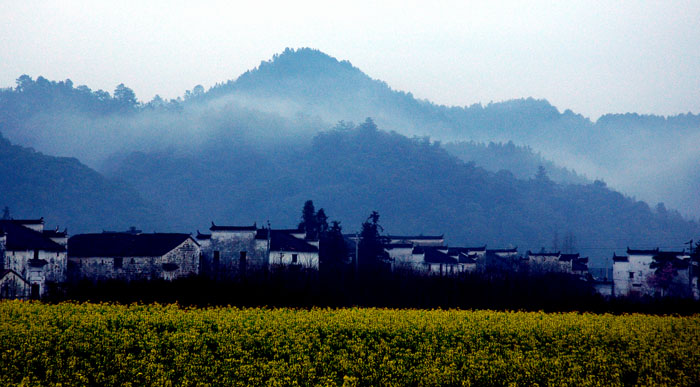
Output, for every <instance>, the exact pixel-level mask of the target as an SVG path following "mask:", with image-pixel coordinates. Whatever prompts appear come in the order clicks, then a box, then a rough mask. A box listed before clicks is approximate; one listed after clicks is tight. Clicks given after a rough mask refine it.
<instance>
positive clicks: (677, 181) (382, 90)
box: [0, 48, 700, 217]
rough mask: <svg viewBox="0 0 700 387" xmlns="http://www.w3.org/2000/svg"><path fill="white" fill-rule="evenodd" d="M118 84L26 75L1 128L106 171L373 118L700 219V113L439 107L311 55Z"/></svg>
mask: <svg viewBox="0 0 700 387" xmlns="http://www.w3.org/2000/svg"><path fill="white" fill-rule="evenodd" d="M120 86H121V87H119V86H118V87H117V88H116V89H115V90H114V93H113V94H112V95H110V94H109V93H107V92H104V91H101V90H98V91H91V90H90V89H89V88H87V87H85V86H79V87H77V88H75V87H73V86H72V82H70V81H68V80H67V81H64V82H52V81H48V80H46V79H43V78H41V77H40V78H37V80H36V81H33V80H32V79H31V78H29V77H20V82H18V85H17V87H16V88H15V89H3V90H0V131H2V132H3V133H4V134H5V135H6V136H7V138H9V139H10V140H11V141H13V142H14V143H16V144H20V145H25V146H32V147H35V148H36V149H38V150H40V151H43V152H46V153H50V154H54V155H66V156H75V157H79V158H80V159H81V161H83V162H85V163H87V164H88V165H90V166H92V167H94V168H100V169H101V170H103V171H104V170H106V169H104V167H103V166H102V165H103V164H102V163H103V162H104V161H105V158H107V157H109V156H113V155H114V153H123V152H130V151H133V150H137V151H141V152H145V153H150V152H156V153H157V152H161V151H164V150H168V151H169V150H172V149H186V150H188V151H191V152H198V151H201V150H202V149H204V148H203V147H202V143H203V142H207V141H209V142H216V141H220V140H221V139H222V138H228V137H236V136H243V137H247V138H248V139H250V140H251V141H249V142H248V144H247V145H248V146H255V145H256V144H254V142H255V141H258V142H260V140H259V139H260V138H264V139H265V141H278V142H279V141H280V139H284V141H296V142H299V141H302V140H303V141H310V138H311V137H312V136H313V134H314V133H317V132H319V131H321V130H325V129H327V128H329V127H331V126H332V125H333V124H334V123H336V122H338V121H340V120H344V121H346V122H353V121H354V122H357V121H358V120H363V119H364V118H365V117H373V118H374V119H375V121H376V122H377V124H378V126H379V127H381V128H383V129H386V130H394V131H396V132H397V133H401V134H404V135H408V136H413V135H416V136H429V137H431V138H432V139H437V140H440V141H443V142H456V143H457V144H452V146H450V145H451V144H446V148H447V149H449V150H450V151H451V152H453V153H454V154H455V155H457V156H459V157H460V158H461V159H463V160H464V161H474V162H475V163H476V165H483V166H485V167H487V168H488V169H489V170H491V171H498V170H500V169H509V170H512V171H513V173H514V174H515V175H516V176H518V177H520V178H527V177H530V176H532V171H533V169H534V168H536V166H537V165H538V164H544V165H546V166H547V169H548V170H549V171H550V175H551V176H552V178H553V179H555V180H557V181H564V182H582V178H581V176H588V177H590V178H591V179H602V180H605V181H606V182H607V183H608V184H609V185H610V186H611V187H613V188H615V189H617V190H620V191H622V192H625V193H626V194H629V195H634V196H636V197H640V198H643V199H645V200H647V201H648V202H650V203H657V202H665V203H666V205H667V206H668V207H670V208H676V209H679V210H680V211H681V212H682V213H683V214H684V215H686V216H693V217H697V216H698V215H700V212H698V211H700V196H699V195H697V192H698V190H700V186H699V185H698V184H700V183H699V182H700V167H699V166H700V153H698V152H697V149H698V146H700V115H693V114H681V115H677V116H673V117H658V116H646V115H638V114H621V115H617V114H612V115H605V116H603V117H601V118H600V119H598V120H597V121H596V122H595V123H594V122H592V121H591V120H589V119H588V118H585V117H583V116H581V115H579V114H575V113H574V112H572V111H570V110H565V111H563V112H559V110H558V109H557V108H556V107H554V106H552V105H551V104H550V103H549V102H547V101H546V100H535V99H532V98H526V99H517V100H511V101H505V102H498V103H489V104H487V105H481V104H474V105H471V106H465V107H447V106H440V105H435V104H433V103H430V102H428V101H424V100H417V99H415V98H414V97H413V96H412V95H411V94H410V93H404V92H399V91H394V90H392V89H391V88H390V87H389V86H388V85H387V84H386V83H384V82H381V81H379V80H373V79H372V78H370V77H369V76H367V75H366V74H364V73H363V72H362V71H361V70H359V69H358V68H356V67H353V66H352V65H351V64H350V63H349V62H347V61H338V60H337V59H335V58H332V57H330V56H328V55H326V54H324V53H322V52H320V51H318V50H313V49H308V48H305V49H297V50H292V49H287V50H285V51H284V52H283V53H281V54H279V55H276V56H275V57H274V58H272V59H271V60H269V61H264V62H262V63H261V64H260V66H258V67H257V68H256V69H253V70H250V71H248V72H246V73H245V74H242V75H241V76H240V77H238V79H236V80H235V81H234V80H232V81H228V82H226V83H223V84H218V85H216V86H214V87H212V88H211V89H210V90H208V91H205V90H204V88H203V87H201V86H199V87H195V88H194V89H193V90H191V91H188V92H186V93H185V95H184V98H183V99H178V100H171V101H163V100H162V99H159V98H156V99H154V100H153V101H150V102H148V103H144V104H139V103H138V101H137V100H136V98H135V96H134V94H133V92H132V91H131V90H130V89H128V87H126V86H123V85H120ZM37 101H38V102H37ZM86 112H88V113H86ZM510 141H512V142H513V144H514V145H515V146H516V147H517V149H513V150H514V151H515V153H517V154H518V158H517V159H516V160H513V157H511V155H508V154H507V153H506V152H502V150H503V149H504V148H503V147H489V146H486V151H485V152H484V149H483V147H481V146H480V143H484V144H488V143H490V142H494V143H495V144H499V143H502V144H506V146H505V147H506V149H510V148H509V146H508V145H507V144H508V143H509V142H510ZM465 144H467V145H465ZM469 144H475V145H474V146H472V145H469ZM650 150H653V152H650ZM659 155H665V157H659ZM549 161H553V162H554V163H555V164H551V163H550V162H549ZM555 165H556V166H555ZM559 167H565V168H566V169H560V168H559ZM572 171H576V172H575V173H574V172H572Z"/></svg>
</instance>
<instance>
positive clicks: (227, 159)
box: [114, 121, 700, 255]
mask: <svg viewBox="0 0 700 387" xmlns="http://www.w3.org/2000/svg"><path fill="white" fill-rule="evenodd" d="M218 146H219V148H210V149H208V150H206V151H205V152H203V153H202V154H200V155H198V156H196V157H188V156H174V155H172V154H165V153H162V154H158V155H152V154H144V153H139V154H134V155H132V156H130V157H127V158H126V159H125V160H124V161H123V163H122V164H121V167H120V168H118V169H117V170H116V171H115V173H114V175H115V176H116V177H118V178H120V179H124V180H126V181H128V182H129V183H130V184H132V185H134V186H135V187H137V189H138V190H139V191H140V192H143V193H144V195H145V196H146V197H149V198H151V199H152V200H154V201H156V202H158V203H163V205H165V206H166V210H167V211H168V212H169V213H170V214H171V215H174V216H177V222H176V223H175V224H176V225H177V226H178V227H181V228H182V229H194V228H202V227H205V226H206V225H208V224H209V221H211V220H214V221H216V222H221V223H224V222H236V223H241V224H247V223H251V222H252V221H258V222H259V223H260V222H266V221H267V220H269V221H271V222H272V225H273V227H275V225H277V226H278V227H280V226H284V227H287V226H292V225H295V224H296V223H297V222H298V220H299V215H300V213H299V209H300V206H301V203H303V202H304V201H305V200H307V199H312V200H314V203H316V204H317V206H319V207H323V208H325V209H326V213H327V214H329V216H330V217H331V218H332V219H338V220H341V221H342V224H343V226H344V227H345V230H346V231H353V230H357V229H358V228H359V225H360V223H361V222H362V221H364V220H365V218H366V217H367V216H368V215H369V213H370V212H371V211H372V210H378V211H379V213H380V214H381V216H382V218H381V222H382V224H383V225H384V226H385V228H386V230H387V231H389V232H391V233H425V234H432V233H444V234H445V237H446V238H447V240H448V241H449V242H450V243H451V244H467V245H481V244H483V243H487V244H488V245H489V246H491V247H497V246H507V245H517V246H518V247H519V248H520V249H521V251H524V250H526V249H528V248H531V249H539V248H540V247H546V248H551V247H552V243H553V240H554V239H555V238H557V237H558V238H559V239H560V240H563V238H564V236H565V235H573V236H574V237H575V239H576V241H577V242H576V247H577V248H578V249H579V250H581V251H583V252H586V253H591V254H594V255H595V254H598V255H601V254H602V255H611V254H612V251H613V250H615V249H617V250H618V251H620V252H622V251H624V249H625V247H626V246H627V245H629V246H639V247H647V246H649V247H651V246H670V245H674V246H680V245H682V243H683V242H685V241H686V240H688V239H689V238H690V237H692V236H694V235H697V233H698V232H699V231H700V228H699V227H698V225H697V224H696V223H694V222H689V221H686V220H684V219H683V218H682V217H681V216H680V215H678V214H677V213H675V212H673V211H656V210H654V211H652V209H650V207H649V206H648V205H647V204H645V203H644V202H639V201H636V200H634V199H631V198H628V197H625V196H624V195H622V194H620V193H617V192H615V191H612V190H610V189H609V188H607V187H606V185H605V183H602V182H600V181H596V182H595V183H592V184H584V185H573V184H566V185H563V184H557V183H555V182H553V181H551V180H550V179H549V178H548V177H546V176H543V175H541V176H539V177H538V178H534V179H526V180H523V179H517V178H515V177H514V176H513V174H511V173H509V172H505V171H502V172H499V173H493V172H488V171H486V170H484V169H482V168H479V167H477V166H475V165H474V164H473V163H465V162H463V161H461V160H459V159H457V158H456V157H454V156H451V155H449V154H448V153H447V152H446V151H445V150H444V149H443V148H442V147H441V146H440V145H439V144H436V143H431V142H429V141H427V140H425V139H409V138H407V137H404V136H402V135H400V134H397V133H395V132H391V133H390V132H384V131H381V130H378V129H377V128H376V126H374V124H373V123H372V122H371V121H367V122H365V123H364V124H362V125H360V126H359V127H356V128H348V127H339V128H336V129H334V130H331V131H327V132H322V133H320V134H318V135H317V136H316V137H315V138H314V140H313V143H312V145H311V146H308V147H306V146H299V147H297V148H293V149H289V148H284V147H280V146H275V147H270V148H268V149H264V150H250V151H249V150H247V149H246V148H245V145H244V144H239V143H235V142H229V143H221V144H218ZM241 149H246V151H245V152H237V151H236V150H241ZM163 187H166V188H165V189H164V188H163Z"/></svg>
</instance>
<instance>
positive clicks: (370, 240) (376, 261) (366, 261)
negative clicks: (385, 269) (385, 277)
mask: <svg viewBox="0 0 700 387" xmlns="http://www.w3.org/2000/svg"><path fill="white" fill-rule="evenodd" d="M382 231H384V229H383V228H382V226H380V225H379V213H378V212H377V211H372V213H371V214H370V216H369V217H368V218H367V220H366V221H365V222H364V223H362V232H361V233H360V242H359V243H360V244H359V255H360V256H359V264H360V267H361V268H362V269H367V270H372V269H378V268H380V267H381V266H382V263H384V262H385V261H386V260H387V259H388V258H389V257H388V254H387V253H386V251H384V244H385V242H386V241H385V238H384V237H382V235H381V232H382Z"/></svg>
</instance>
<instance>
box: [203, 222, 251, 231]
mask: <svg viewBox="0 0 700 387" xmlns="http://www.w3.org/2000/svg"><path fill="white" fill-rule="evenodd" d="M257 229H258V227H257V225H255V224H253V225H252V226H217V225H215V224H214V222H211V227H209V230H211V231H257Z"/></svg>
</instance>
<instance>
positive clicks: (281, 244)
mask: <svg viewBox="0 0 700 387" xmlns="http://www.w3.org/2000/svg"><path fill="white" fill-rule="evenodd" d="M270 251H298V252H300V253H316V252H318V247H316V246H314V245H311V244H309V243H307V242H306V241H303V240H301V239H299V238H295V237H293V236H291V235H289V233H287V232H284V231H279V230H272V231H271V233H270Z"/></svg>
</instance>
